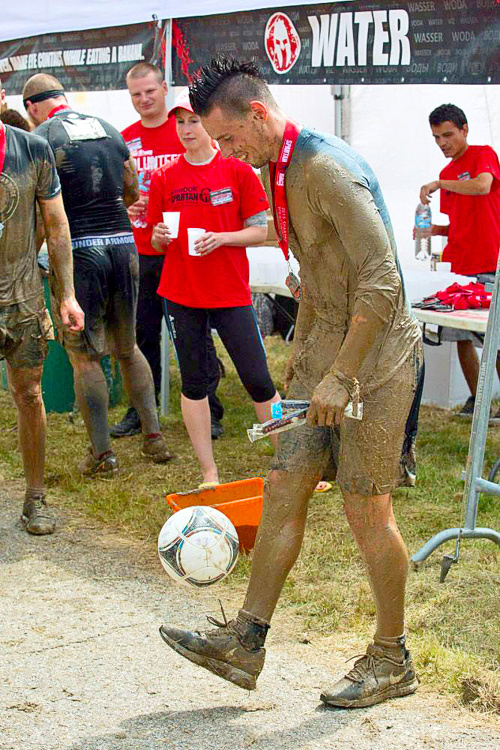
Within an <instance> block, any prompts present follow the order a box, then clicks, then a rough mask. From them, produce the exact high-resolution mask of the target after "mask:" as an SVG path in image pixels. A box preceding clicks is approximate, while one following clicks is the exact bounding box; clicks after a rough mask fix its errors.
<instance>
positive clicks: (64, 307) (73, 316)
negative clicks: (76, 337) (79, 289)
mask: <svg viewBox="0 0 500 750" xmlns="http://www.w3.org/2000/svg"><path fill="white" fill-rule="evenodd" d="M59 309H60V312H61V320H62V322H63V324H64V325H65V326H66V327H67V328H69V330H70V331H83V328H84V325H85V315H84V312H83V310H82V308H81V307H80V305H79V304H78V302H77V301H76V299H75V297H68V298H67V299H65V300H63V301H62V302H61V307H60V308H59Z"/></svg>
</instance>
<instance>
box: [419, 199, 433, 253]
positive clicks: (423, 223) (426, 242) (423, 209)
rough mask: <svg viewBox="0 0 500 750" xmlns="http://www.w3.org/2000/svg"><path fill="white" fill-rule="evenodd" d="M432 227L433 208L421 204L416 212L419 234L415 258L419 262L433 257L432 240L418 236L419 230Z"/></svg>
mask: <svg viewBox="0 0 500 750" xmlns="http://www.w3.org/2000/svg"><path fill="white" fill-rule="evenodd" d="M431 225H432V213H431V207H430V206H429V204H427V205H426V206H425V205H424V204H423V203H419V204H418V206H417V210H416V211H415V229H416V230H417V234H416V235H415V258H417V260H426V259H427V258H429V257H430V255H431V238H430V237H419V236H418V230H419V229H430V228H431Z"/></svg>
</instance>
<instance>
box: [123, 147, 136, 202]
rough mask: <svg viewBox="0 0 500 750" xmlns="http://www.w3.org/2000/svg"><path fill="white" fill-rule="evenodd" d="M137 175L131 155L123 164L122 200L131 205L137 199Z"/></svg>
mask: <svg viewBox="0 0 500 750" xmlns="http://www.w3.org/2000/svg"><path fill="white" fill-rule="evenodd" d="M139 195H140V194H139V176H138V174H137V169H136V166H135V162H134V160H133V158H132V157H130V159H128V160H127V161H126V162H124V164H123V202H124V203H125V205H126V206H127V208H128V207H129V206H131V205H132V204H133V203H135V202H136V201H137V200H139Z"/></svg>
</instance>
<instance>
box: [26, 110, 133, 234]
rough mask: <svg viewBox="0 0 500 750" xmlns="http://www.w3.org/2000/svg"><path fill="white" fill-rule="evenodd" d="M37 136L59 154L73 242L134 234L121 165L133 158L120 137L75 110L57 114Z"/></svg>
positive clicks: (58, 161)
mask: <svg viewBox="0 0 500 750" xmlns="http://www.w3.org/2000/svg"><path fill="white" fill-rule="evenodd" d="M36 133H37V135H41V136H42V137H43V138H46V139H47V140H48V142H49V143H50V145H51V147H52V150H53V152H54V154H55V157H56V165H57V171H58V172H59V178H60V180H61V188H62V196H63V200H64V208H65V209H66V213H67V215H68V219H69V225H70V229H71V236H72V238H73V239H74V238H75V237H84V236H89V235H106V234H116V233H118V232H127V231H130V222H129V220H128V215H127V211H126V208H125V205H124V203H123V164H124V162H125V161H127V160H128V159H129V158H130V154H129V151H128V148H127V146H126V144H125V141H124V140H123V138H122V136H121V135H120V133H119V132H118V131H117V130H116V129H115V128H114V127H113V126H112V125H110V124H109V123H107V122H106V121H105V120H101V119H100V118H98V117H91V116H89V115H82V114H79V113H78V112H74V111H73V110H71V109H64V110H60V111H59V112H56V113H55V114H54V115H53V117H51V118H50V119H48V120H47V121H46V122H44V123H43V124H42V125H40V126H39V127H38V128H37V129H36Z"/></svg>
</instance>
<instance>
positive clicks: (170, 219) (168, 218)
mask: <svg viewBox="0 0 500 750" xmlns="http://www.w3.org/2000/svg"><path fill="white" fill-rule="evenodd" d="M180 218H181V212H180V211H164V212H163V223H164V224H166V225H167V227H168V228H169V230H170V236H171V237H172V239H173V240H176V239H177V237H178V236H179V219H180Z"/></svg>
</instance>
